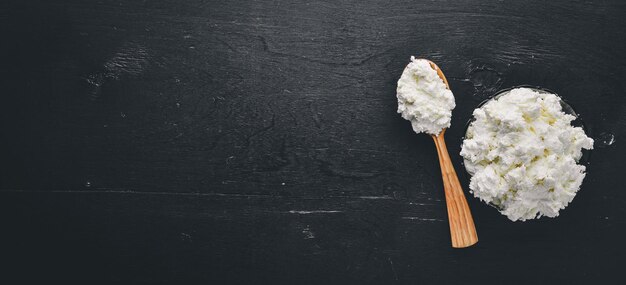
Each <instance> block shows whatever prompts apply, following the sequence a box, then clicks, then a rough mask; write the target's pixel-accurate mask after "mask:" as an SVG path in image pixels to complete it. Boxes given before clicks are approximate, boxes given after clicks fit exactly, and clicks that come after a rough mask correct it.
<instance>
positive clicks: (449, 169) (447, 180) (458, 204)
mask: <svg viewBox="0 0 626 285" xmlns="http://www.w3.org/2000/svg"><path fill="white" fill-rule="evenodd" d="M429 63H430V66H431V67H432V69H434V70H435V71H437V75H438V76H439V77H440V78H441V80H442V81H443V84H445V85H446V89H448V90H450V85H449V84H448V79H447V78H446V75H445V74H444V73H443V71H442V70H441V68H439V66H437V64H436V63H434V62H432V61H429ZM445 134H446V129H445V128H444V129H443V130H441V132H440V133H439V134H438V135H430V136H431V137H432V138H433V141H434V142H435V147H436V148H437V157H438V158H439V167H440V168H441V177H442V179H443V189H444V192H445V195H446V209H447V210H448V224H449V226H450V239H451V242H452V247H455V248H464V247H469V246H472V245H474V244H476V243H477V242H478V234H477V233H476V226H475V225H474V218H472V212H471V211H470V208H469V206H468V205H467V200H466V199H465V195H464V194H463V188H462V187H461V183H460V182H459V177H458V176H457V175H456V171H455V170H454V165H452V160H451V159H450V155H449V154H448V147H447V146H446V140H445V138H444V136H445Z"/></svg>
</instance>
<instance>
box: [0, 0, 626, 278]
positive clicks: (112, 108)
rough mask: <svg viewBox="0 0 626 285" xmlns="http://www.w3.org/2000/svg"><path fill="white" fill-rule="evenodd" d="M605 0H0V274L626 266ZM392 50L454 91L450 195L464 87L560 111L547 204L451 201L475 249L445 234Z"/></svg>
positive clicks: (478, 273) (619, 133)
mask: <svg viewBox="0 0 626 285" xmlns="http://www.w3.org/2000/svg"><path fill="white" fill-rule="evenodd" d="M625 13H626V3H625V2H624V1H617V0H615V1H585V2H572V1H512V0H506V1H484V3H480V2H479V1H413V0H411V1H406V0H405V1H370V0H366V1H344V0H341V1H310V2H309V1H299V0H291V1H249V0H234V1H199V0H198V1H191V0H190V1H168V0H157V1H93V0H90V1H12V3H3V4H1V5H0V26H1V27H2V28H1V29H2V31H3V33H2V35H3V36H2V44H1V45H0V46H2V57H3V61H2V62H3V64H2V66H3V68H2V69H1V72H2V74H1V76H0V81H1V82H0V88H1V90H2V91H1V94H2V103H0V107H1V110H0V115H1V116H2V139H1V140H0V146H1V148H0V149H1V151H2V152H1V155H0V161H1V170H2V171H1V173H0V179H1V181H0V190H1V191H0V209H1V210H2V213H1V216H2V234H1V236H2V252H1V254H2V259H3V260H5V261H8V262H7V263H8V264H9V265H8V266H7V263H4V264H5V265H3V266H2V279H7V280H10V279H13V278H17V279H14V281H17V282H3V283H5V284H43V283H35V281H41V280H44V281H47V282H46V284H47V283H53V284H64V283H60V282H57V281H64V282H66V283H81V284H98V283H104V284H112V283H133V284H143V283H171V284H511V283H533V284H548V283H549V284H580V283H587V284H592V283H593V284H603V283H607V281H610V280H612V279H614V278H616V277H620V276H621V274H620V273H621V270H623V268H622V267H623V263H624V258H626V245H625V244H624V240H625V239H626V235H625V232H626V231H625V227H626V216H625V215H626V191H625V189H624V187H625V184H626V180H625V179H624V177H625V173H624V169H625V168H624V166H623V163H624V162H623V160H624V158H626V152H625V151H624V149H622V148H621V146H622V143H623V142H624V141H625V140H626V116H625V114H626V112H625V110H624V105H625V104H624V103H625V102H624V98H625V94H626V93H625V89H626V88H625V87H626V85H625V83H624V82H625V81H624V80H625V79H626V73H625V68H626V53H624V52H625V51H626V17H625ZM411 55H416V56H419V57H424V58H429V59H431V60H433V61H435V62H437V64H439V66H440V67H441V68H442V69H443V70H444V72H445V73H446V75H447V76H448V79H449V81H450V85H451V88H452V90H453V91H454V93H455V96H456V102H457V107H456V109H455V110H454V113H453V114H454V116H453V120H452V128H451V129H450V130H449V131H448V133H447V136H446V137H447V141H448V146H449V148H450V152H451V154H452V159H453V160H454V162H455V164H456V168H457V171H458V172H459V173H461V174H462V175H461V181H462V184H463V186H464V188H465V189H466V190H467V187H468V177H467V175H465V174H464V172H463V168H462V165H461V164H460V160H461V158H460V156H459V155H458V153H459V151H460V142H461V137H462V134H463V132H464V129H465V124H466V122H467V121H468V120H469V118H470V116H471V113H472V110H473V109H474V108H475V107H476V106H477V105H478V104H479V103H480V102H481V101H483V100H485V99H486V98H489V97H490V96H492V95H493V94H494V93H495V92H496V91H497V90H500V89H503V88H508V87H512V86H517V85H522V84H530V85H535V86H541V87H544V88H548V89H551V90H553V91H555V92H557V93H558V94H560V95H561V96H562V97H564V98H565V99H566V100H567V101H568V102H569V103H570V104H571V105H573V106H574V108H575V109H576V110H577V111H578V112H579V113H580V116H581V117H582V119H583V121H584V122H585V123H586V125H587V127H588V132H589V134H590V135H591V136H592V137H593V138H595V139H596V141H597V143H596V149H595V150H594V151H593V152H592V153H591V158H590V161H589V167H588V175H587V178H586V179H585V181H584V184H583V186H582V189H581V190H580V192H579V194H578V195H577V196H576V199H575V200H574V201H573V203H572V204H570V206H569V207H568V208H567V209H565V210H564V211H562V212H561V216H560V217H558V218H556V219H549V218H544V219H541V220H537V221H530V222H525V223H522V222H516V223H514V222H510V221H509V220H507V219H506V217H504V216H502V215H500V214H499V213H498V212H497V211H496V210H494V209H492V208H490V207H488V206H486V205H484V204H482V203H480V202H479V201H478V200H477V199H475V198H473V197H471V195H469V194H468V195H469V196H468V198H469V203H470V206H471V208H472V210H473V212H474V217H475V220H476V224H477V228H478V233H479V237H480V242H479V243H478V245H477V246H475V247H473V248H469V249H465V250H454V249H452V248H451V247H450V238H449V233H448V225H447V217H446V212H445V203H444V201H443V189H442V183H441V177H440V173H439V168H438V164H437V158H436V152H435V148H434V145H433V143H432V141H431V139H430V138H429V137H428V136H425V135H416V134H414V133H413V132H412V131H411V128H410V125H409V123H408V122H406V121H404V120H403V119H402V118H400V116H399V115H398V114H396V98H395V87H396V80H397V79H398V77H399V75H400V73H401V71H402V69H403V67H404V66H405V65H406V63H407V62H408V59H409V56H411ZM612 138H614V140H615V142H614V143H613V144H610V141H611V139H612ZM53 281H54V282H53ZM622 281H623V280H622ZM579 282H580V283H579ZM619 283H620V282H617V283H615V284H619Z"/></svg>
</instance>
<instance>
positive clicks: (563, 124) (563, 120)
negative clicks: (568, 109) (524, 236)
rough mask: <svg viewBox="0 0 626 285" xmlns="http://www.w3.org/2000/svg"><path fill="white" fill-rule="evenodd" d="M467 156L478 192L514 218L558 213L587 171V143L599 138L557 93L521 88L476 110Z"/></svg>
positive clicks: (465, 147) (465, 150) (590, 144)
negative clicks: (593, 136)
mask: <svg viewBox="0 0 626 285" xmlns="http://www.w3.org/2000/svg"><path fill="white" fill-rule="evenodd" d="M473 115H474V121H473V122H472V123H471V124H470V126H469V127H468V129H467V133H466V138H465V139H464V141H463V145H462V148H461V156H463V158H464V161H465V167H466V169H467V171H468V172H469V173H470V174H471V175H472V178H471V181H470V190H471V192H472V193H473V194H474V196H475V197H477V198H479V199H481V200H482V201H484V202H487V203H490V204H493V205H495V206H497V207H498V208H499V209H500V211H501V213H502V214H504V215H506V216H507V217H508V218H509V219H511V220H513V221H517V220H521V221H525V220H528V219H534V218H539V217H541V216H547V217H556V216H558V215H559V211H560V210H561V209H564V208H565V207H566V206H567V205H568V204H569V203H570V202H571V201H572V199H573V198H574V196H575V195H576V192H577V191H578V190H579V188H580V185H581V183H582V181H583V178H584V177H585V166H583V165H579V164H578V161H579V160H580V158H581V156H582V149H592V148H593V140H592V139H591V138H589V137H587V135H586V134H585V132H584V131H583V129H582V128H580V127H573V126H572V125H571V122H572V121H573V120H574V119H575V117H574V116H573V115H570V114H566V113H564V112H563V110H562V108H561V101H560V98H559V97H557V96H556V95H554V94H551V93H547V92H544V91H540V90H536V89H530V88H516V89H513V90H510V91H508V92H505V93H503V94H501V95H500V96H497V97H496V98H494V99H492V100H490V101H489V102H488V103H486V104H485V105H483V106H482V107H480V108H478V109H476V110H474V114H473Z"/></svg>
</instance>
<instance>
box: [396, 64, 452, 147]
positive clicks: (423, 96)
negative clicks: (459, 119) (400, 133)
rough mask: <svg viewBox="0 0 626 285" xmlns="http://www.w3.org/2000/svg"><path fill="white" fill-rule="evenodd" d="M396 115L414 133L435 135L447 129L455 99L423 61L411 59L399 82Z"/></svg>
mask: <svg viewBox="0 0 626 285" xmlns="http://www.w3.org/2000/svg"><path fill="white" fill-rule="evenodd" d="M396 93H397V94H396V96H397V97H398V113H400V114H401V115H402V118H404V119H406V120H409V121H410V122H411V125H412V126H413V130H414V131H415V132H416V133H422V132H423V133H427V134H431V135H438V134H439V133H441V131H442V130H443V129H444V128H448V127H450V119H451V118H452V109H454V107H455V104H454V96H453V95H452V91H450V90H449V89H448V88H447V87H446V84H445V83H444V82H443V80H442V79H441V78H440V77H439V75H437V71H436V70H434V69H433V68H432V67H431V66H430V63H429V62H428V61H427V60H425V59H415V57H413V56H412V57H411V62H410V63H409V64H408V65H407V66H406V68H405V69H404V71H403V72H402V76H400V80H398V88H397V89H396Z"/></svg>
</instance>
